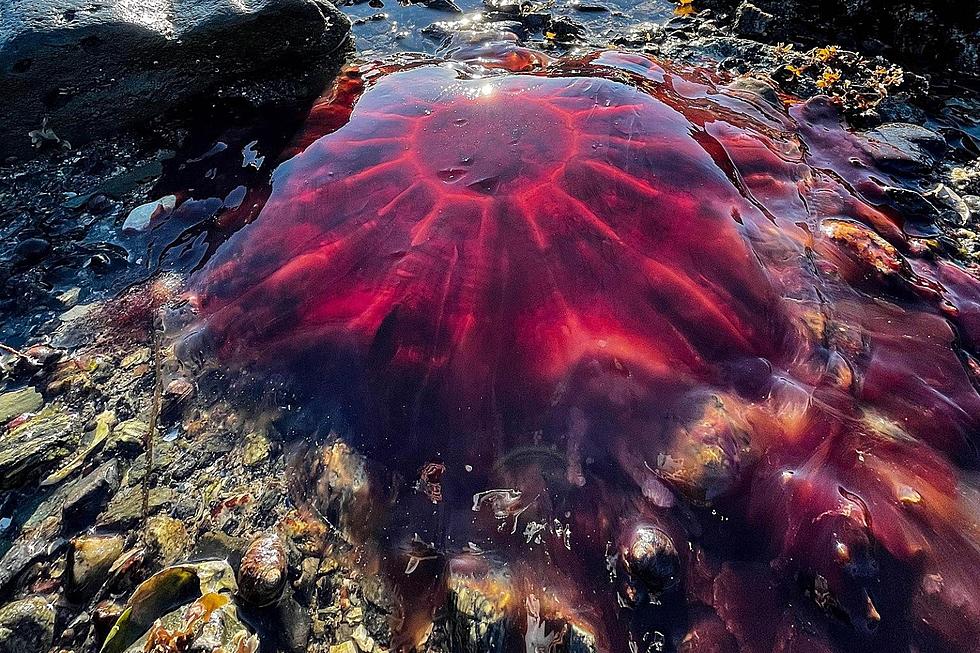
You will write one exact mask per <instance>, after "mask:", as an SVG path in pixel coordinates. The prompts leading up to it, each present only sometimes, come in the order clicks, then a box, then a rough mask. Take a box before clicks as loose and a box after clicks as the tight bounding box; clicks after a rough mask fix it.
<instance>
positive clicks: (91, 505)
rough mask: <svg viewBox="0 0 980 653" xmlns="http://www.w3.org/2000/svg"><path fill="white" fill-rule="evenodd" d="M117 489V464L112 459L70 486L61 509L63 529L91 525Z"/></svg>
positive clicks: (74, 528)
mask: <svg viewBox="0 0 980 653" xmlns="http://www.w3.org/2000/svg"><path fill="white" fill-rule="evenodd" d="M118 489H119V463H118V461H116V459H115V458H113V459H112V460H109V461H107V462H105V463H103V464H102V465H101V466H100V467H98V468H96V469H95V470H94V471H93V472H92V473H90V474H88V475H87V476H84V477H82V478H80V479H79V480H78V481H76V483H75V485H74V486H72V489H71V491H70V492H69V494H68V496H67V497H65V505H64V506H63V507H62V509H61V515H62V521H63V522H64V525H65V528H66V529H68V530H76V529H78V528H84V527H86V526H88V525H89V524H91V523H92V521H93V520H94V519H95V517H96V515H98V514H99V513H100V512H102V509H103V508H105V506H106V504H107V503H108V502H109V499H110V498H111V497H112V495H113V494H114V493H115V492H116V490H118Z"/></svg>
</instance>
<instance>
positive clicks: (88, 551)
mask: <svg viewBox="0 0 980 653" xmlns="http://www.w3.org/2000/svg"><path fill="white" fill-rule="evenodd" d="M124 544H125V540H124V539H123V537H122V536H121V535H83V536H80V537H77V538H75V539H74V540H72V541H71V545H70V547H69V550H68V590H69V592H70V593H71V594H72V595H73V596H74V597H77V598H82V597H86V596H91V595H92V594H93V593H94V592H95V591H96V590H98V589H99V588H100V587H101V586H102V584H103V583H105V581H106V579H107V578H108V574H109V569H110V568H111V567H112V563H114V562H115V561H116V559H117V558H119V556H120V555H122V552H123V545H124Z"/></svg>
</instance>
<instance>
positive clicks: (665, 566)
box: [623, 526, 681, 594]
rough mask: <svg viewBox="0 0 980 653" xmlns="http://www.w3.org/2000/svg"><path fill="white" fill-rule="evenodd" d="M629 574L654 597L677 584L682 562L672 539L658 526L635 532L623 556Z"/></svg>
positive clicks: (639, 529) (643, 528)
mask: <svg viewBox="0 0 980 653" xmlns="http://www.w3.org/2000/svg"><path fill="white" fill-rule="evenodd" d="M623 561H624V562H625V563H626V568H627V570H628V571H629V573H630V574H631V575H632V576H633V577H635V578H636V579H638V580H640V581H641V582H642V583H643V584H644V585H645V586H646V588H647V590H648V591H650V592H652V593H653V594H659V593H660V592H663V591H664V590H667V589H670V588H671V587H673V586H674V585H676V584H677V582H678V577H679V575H680V569H681V567H680V559H679V557H678V555H677V548H676V547H675V546H674V543H673V541H672V540H671V539H670V536H669V535H667V533H665V532H664V531H663V530H661V529H659V528H655V527H646V526H645V527H641V528H638V529H636V532H635V533H634V535H633V538H632V540H631V541H630V542H629V545H628V546H627V548H626V551H625V552H624V555H623Z"/></svg>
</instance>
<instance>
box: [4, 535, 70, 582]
mask: <svg viewBox="0 0 980 653" xmlns="http://www.w3.org/2000/svg"><path fill="white" fill-rule="evenodd" d="M66 544H67V542H66V541H65V540H64V539H63V538H54V539H49V538H47V537H44V536H38V537H34V538H31V539H28V540H19V541H18V542H16V543H15V544H14V545H13V546H12V547H10V549H8V550H7V552H6V553H4V554H3V557H2V558H0V591H3V590H5V589H6V588H7V586H8V585H9V584H10V583H12V582H13V581H15V580H17V578H18V577H19V576H20V575H21V574H23V573H24V572H25V571H26V570H27V569H28V567H30V566H31V565H33V564H34V563H35V562H38V561H40V560H43V559H45V558H47V557H49V556H53V555H55V554H57V553H58V552H59V551H61V550H62V549H63V548H64V547H65V545H66Z"/></svg>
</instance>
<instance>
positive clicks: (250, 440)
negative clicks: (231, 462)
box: [242, 433, 271, 467]
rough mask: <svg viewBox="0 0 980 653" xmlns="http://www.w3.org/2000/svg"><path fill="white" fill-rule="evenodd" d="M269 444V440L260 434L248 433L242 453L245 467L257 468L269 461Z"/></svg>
mask: <svg viewBox="0 0 980 653" xmlns="http://www.w3.org/2000/svg"><path fill="white" fill-rule="evenodd" d="M270 449H271V443H270V442H269V438H267V437H265V436H264V435H262V434H261V433H249V434H248V435H246V436H245V443H244V449H243V451H242V458H243V462H244V463H245V466H246V467H257V466H259V465H261V464H262V463H264V462H265V461H267V460H268V459H269V452H270Z"/></svg>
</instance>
